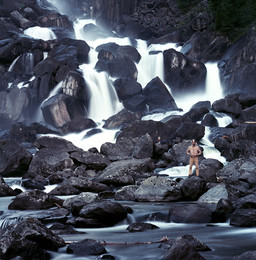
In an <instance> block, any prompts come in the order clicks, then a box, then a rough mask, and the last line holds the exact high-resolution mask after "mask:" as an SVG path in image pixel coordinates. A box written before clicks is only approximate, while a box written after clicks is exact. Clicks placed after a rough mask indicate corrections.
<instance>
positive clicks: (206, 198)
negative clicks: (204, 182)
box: [197, 183, 228, 204]
mask: <svg viewBox="0 0 256 260" xmlns="http://www.w3.org/2000/svg"><path fill="white" fill-rule="evenodd" d="M220 199H228V191H227V189H226V186H225V184H224V183H220V184H218V185H216V186H215V187H213V188H211V189H209V190H208V191H207V192H206V193H204V194H203V195H202V196H201V197H200V198H199V199H198V200H197V202H198V203H209V204H217V203H218V202H219V200H220Z"/></svg>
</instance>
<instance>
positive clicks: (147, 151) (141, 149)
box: [132, 134, 153, 159]
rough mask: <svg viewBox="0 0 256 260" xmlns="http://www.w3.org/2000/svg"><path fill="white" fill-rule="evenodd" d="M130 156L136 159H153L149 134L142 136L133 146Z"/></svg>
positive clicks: (151, 141)
mask: <svg viewBox="0 0 256 260" xmlns="http://www.w3.org/2000/svg"><path fill="white" fill-rule="evenodd" d="M132 156H133V157H134V158H137V159H144V158H152V157H153V140H152V138H151V136H150V135H149V134H146V135H143V136H142V137H141V138H140V139H139V140H138V142H137V143H136V144H135V146H134V149H133V153H132Z"/></svg>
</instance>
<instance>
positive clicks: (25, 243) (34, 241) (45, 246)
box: [0, 218, 65, 260]
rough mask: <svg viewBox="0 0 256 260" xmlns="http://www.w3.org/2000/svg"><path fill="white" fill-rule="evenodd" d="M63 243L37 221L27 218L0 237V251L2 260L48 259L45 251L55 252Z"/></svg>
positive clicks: (48, 256)
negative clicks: (15, 259)
mask: <svg viewBox="0 0 256 260" xmlns="http://www.w3.org/2000/svg"><path fill="white" fill-rule="evenodd" d="M64 246H65V241H64V240H63V239H62V238H60V237H59V236H56V235H54V234H53V233H52V232H51V231H50V230H49V229H48V228H46V227H45V226H44V225H43V224H42V223H41V222H40V221H39V220H37V219H34V218H27V219H24V220H21V221H20V222H19V223H18V224H16V225H14V226H13V227H11V228H10V229H8V230H7V231H6V232H5V233H4V234H2V236H1V240H0V251H1V252H2V254H3V256H4V257H5V258H4V259H13V258H15V257H22V258H23V259H42V260H45V259H50V255H49V253H47V252H46V251H45V250H50V251H57V250H58V248H60V247H64Z"/></svg>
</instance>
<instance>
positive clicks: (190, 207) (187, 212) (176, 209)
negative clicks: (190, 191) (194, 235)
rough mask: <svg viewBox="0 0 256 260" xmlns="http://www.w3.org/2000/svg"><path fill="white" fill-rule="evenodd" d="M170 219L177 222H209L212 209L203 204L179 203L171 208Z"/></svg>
mask: <svg viewBox="0 0 256 260" xmlns="http://www.w3.org/2000/svg"><path fill="white" fill-rule="evenodd" d="M169 213H170V221H172V222H175V223H209V222H211V219H212V211H211V210H210V209H209V208H207V207H206V206H203V205H197V204H182V205H181V204H177V205H174V206H172V207H171V208H170V210H169Z"/></svg>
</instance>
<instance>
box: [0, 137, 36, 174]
mask: <svg viewBox="0 0 256 260" xmlns="http://www.w3.org/2000/svg"><path fill="white" fill-rule="evenodd" d="M31 160H32V154H31V153H30V152H28V151H27V150H26V149H25V147H24V146H22V145H20V144H19V143H18V142H17V141H15V140H9V139H6V140H5V139H2V140H0V175H1V176H4V177H11V176H22V175H23V174H24V173H25V172H26V171H27V170H28V168H29V165H30V162H31Z"/></svg>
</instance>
